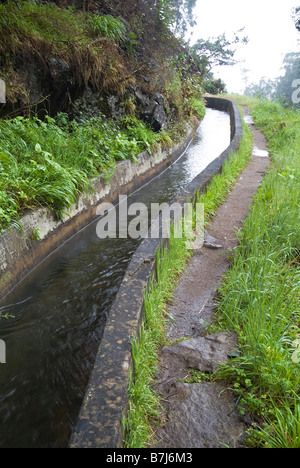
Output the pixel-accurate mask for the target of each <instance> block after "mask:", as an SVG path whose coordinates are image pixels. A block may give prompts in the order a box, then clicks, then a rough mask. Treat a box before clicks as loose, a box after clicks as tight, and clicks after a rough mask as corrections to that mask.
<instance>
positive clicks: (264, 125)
mask: <svg viewBox="0 0 300 468" xmlns="http://www.w3.org/2000/svg"><path fill="white" fill-rule="evenodd" d="M252 106H253V104H252ZM252 115H253V117H254V120H255V122H256V124H257V125H258V126H259V127H260V128H261V129H262V131H263V132H264V133H265V135H266V137H267V139H268V144H269V149H270V153H271V168H270V170H269V171H268V173H267V175H266V176H265V178H264V180H263V183H262V185H261V187H260V188H259V190H258V193H257V195H256V197H255V200H254V204H253V205H252V207H251V211H250V214H249V216H248V218H247V220H246V221H245V223H244V226H243V230H242V231H241V233H240V235H239V241H240V246H239V248H238V249H237V251H236V254H235V257H234V261H233V264H232V268H231V269H230V271H229V272H228V273H227V274H226V275H225V278H224V282H223V285H222V287H221V288H220V291H219V295H220V297H219V310H218V314H217V316H218V317H219V320H220V321H221V322H222V323H223V326H224V327H226V328H227V329H230V330H234V331H235V332H236V333H237V334H238V337H239V344H240V349H241V356H240V357H238V358H235V359H233V360H232V361H231V362H230V365H229V366H225V367H224V368H223V370H222V371H221V373H220V374H219V377H220V378H227V379H231V381H232V382H233V384H232V388H233V389H234V391H235V392H236V393H237V395H238V396H239V401H240V409H241V411H242V412H248V413H250V415H252V416H253V418H254V419H258V420H260V421H261V424H260V427H258V428H257V429H255V430H253V431H252V433H251V437H250V442H249V443H250V444H252V445H254V446H262V447H273V448H274V447H277V448H294V447H297V448H299V447H300V433H299V424H300V420H299V410H300V401H299V391H300V373H299V370H300V369H299V363H298V358H297V356H298V352H300V349H299V345H298V344H297V343H298V341H297V340H298V339H299V293H300V286H299V285H300V269H299V258H300V219H299V212H300V190H299V189H300V114H299V113H297V112H295V111H293V110H291V109H283V108H282V107H281V106H280V105H279V104H278V103H272V102H256V103H255V105H254V107H253V111H252Z"/></svg>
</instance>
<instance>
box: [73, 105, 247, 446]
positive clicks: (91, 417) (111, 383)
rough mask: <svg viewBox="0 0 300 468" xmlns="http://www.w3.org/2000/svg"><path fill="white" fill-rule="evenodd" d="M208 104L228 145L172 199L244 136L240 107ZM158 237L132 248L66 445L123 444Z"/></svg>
mask: <svg viewBox="0 0 300 468" xmlns="http://www.w3.org/2000/svg"><path fill="white" fill-rule="evenodd" d="M206 102H207V107H210V108H214V109H217V110H222V111H226V112H228V113H229V114H230V120H231V144H230V146H229V147H228V148H227V149H226V150H225V151H224V152H223V153H222V154H220V155H219V157H218V158H216V159H215V160H214V161H213V162H212V163H211V164H210V165H209V166H208V167H207V168H206V169H205V170H204V171H203V172H202V173H201V174H199V175H198V176H197V177H196V178H195V179H194V180H193V181H192V182H191V183H190V184H189V185H188V186H187V187H186V188H185V189H184V190H183V191H182V192H181V193H180V194H179V196H178V197H177V198H176V200H174V202H180V203H184V202H186V201H188V200H191V199H193V197H194V196H195V193H196V192H197V191H204V190H205V188H206V187H207V185H208V184H209V182H210V180H211V178H212V177H213V176H214V175H216V174H218V173H220V172H221V171H222V167H223V164H224V162H225V161H226V160H227V158H228V156H229V155H230V154H231V153H234V152H236V151H237V150H238V148H239V145H240V141H241V138H242V135H243V126H242V121H241V116H240V113H239V110H238V108H237V106H236V104H235V103H233V102H232V101H229V100H226V99H220V98H213V97H206ZM161 243H162V241H161V240H159V239H151V235H149V238H148V239H145V240H144V241H143V242H142V244H141V245H140V247H139V248H138V249H137V251H136V252H135V253H134V255H133V257H132V260H131V262H130V264H129V266H128V269H127V271H126V274H125V277H124V279H123V282H122V284H121V287H120V289H119V292H118V294H117V296H116V298H115V301H114V303H113V305H112V307H111V310H110V313H109V317H108V321H107V325H106V328H105V331H104V335H103V338H102V341H101V344H100V347H99V350H98V354H97V356H96V360H95V364H94V369H93V372H92V375H91V378H90V382H89V386H88V388H87V392H86V396H85V399H84V402H83V405H82V408H81V411H80V414H79V418H78V422H77V427H76V428H75V430H74V433H73V435H72V437H71V440H70V444H69V447H70V448H118V447H121V446H122V440H123V433H122V425H121V418H122V415H123V414H126V410H127V403H128V400H127V389H128V383H129V373H130V369H131V366H132V356H131V344H130V340H131V338H132V337H133V336H137V335H138V331H139V327H140V324H141V322H142V318H143V297H144V292H145V290H146V288H147V286H148V284H149V280H150V278H151V274H152V273H153V272H154V271H155V268H156V264H155V253H156V251H157V249H158V248H159V247H160V245H161Z"/></svg>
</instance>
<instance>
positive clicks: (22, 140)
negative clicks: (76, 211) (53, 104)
mask: <svg viewBox="0 0 300 468" xmlns="http://www.w3.org/2000/svg"><path fill="white" fill-rule="evenodd" d="M171 143H172V141H171V139H170V137H169V136H168V135H167V134H166V133H164V132H161V133H154V132H153V131H152V130H151V129H150V128H149V127H148V126H147V125H145V124H144V123H143V122H141V121H139V120H137V119H135V118H132V117H127V118H126V119H124V120H123V121H121V122H120V123H119V124H118V123H116V122H114V121H111V120H106V119H105V118H99V119H94V120H90V121H88V122H81V123H75V122H71V123H68V121H67V118H66V116H65V115H59V116H58V118H57V121H55V120H54V119H52V118H47V119H46V121H45V122H42V121H40V120H39V119H37V118H29V119H25V118H23V117H18V118H16V119H13V120H2V121H0V174H1V177H0V233H1V232H2V231H3V229H9V228H11V227H12V226H15V227H19V228H21V226H20V218H19V217H20V214H22V213H23V212H24V211H25V210H27V209H34V208H36V207H38V206H47V207H49V208H51V209H52V210H54V212H55V213H56V214H57V215H58V216H59V217H61V215H62V213H63V212H64V210H66V209H67V208H69V207H71V206H72V205H73V204H74V203H76V201H77V199H78V196H79V194H82V193H85V192H87V191H88V189H89V186H90V180H91V179H92V178H93V177H97V176H98V175H99V174H103V175H104V176H105V177H106V178H107V179H109V176H110V174H111V173H112V171H113V169H114V168H115V166H116V161H120V160H125V159H131V160H133V161H134V160H136V157H137V155H138V154H139V153H140V152H141V151H144V150H147V151H149V152H151V151H152V150H153V149H157V148H158V146H159V144H162V145H163V146H166V145H167V146H170V145H171Z"/></svg>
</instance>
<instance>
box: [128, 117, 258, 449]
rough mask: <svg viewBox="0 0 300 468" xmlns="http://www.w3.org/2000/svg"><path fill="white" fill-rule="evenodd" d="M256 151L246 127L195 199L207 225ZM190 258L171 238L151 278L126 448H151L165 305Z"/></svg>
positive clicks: (137, 345) (135, 350)
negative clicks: (236, 147)
mask: <svg viewBox="0 0 300 468" xmlns="http://www.w3.org/2000/svg"><path fill="white" fill-rule="evenodd" d="M252 147H253V144H252V134H251V133H250V131H249V129H248V127H247V126H246V125H244V135H243V138H242V141H241V146H240V149H239V151H238V152H237V153H234V154H232V155H230V157H229V159H228V161H227V162H226V163H225V165H224V168H223V171H222V174H221V175H217V176H215V177H213V179H212V181H211V183H210V185H209V186H208V188H207V190H206V192H205V193H204V194H198V195H197V197H196V199H197V201H198V202H199V203H204V212H205V218H206V223H208V222H209V220H210V219H211V218H212V216H213V215H214V213H215V212H216V210H217V208H218V206H219V205H220V204H221V203H222V201H223V200H224V199H225V198H226V196H227V195H228V193H229V192H230V190H231V188H232V186H233V185H234V183H235V181H236V180H237V177H238V175H239V174H240V172H241V171H242V170H243V169H244V167H245V165H246V164H247V163H248V161H249V159H250V156H251V152H252ZM192 252H193V251H192V250H189V249H186V241H185V239H184V238H183V239H174V237H173V236H171V239H170V246H167V247H164V248H162V249H161V250H160V251H159V252H158V253H157V258H156V260H157V277H156V278H154V277H153V278H152V280H151V282H150V285H149V289H148V290H147V292H146V294H145V311H144V320H143V324H142V326H141V329H140V333H139V337H135V338H134V339H133V341H132V355H133V370H132V371H131V375H130V384H129V390H128V398H129V403H128V414H127V415H124V418H123V429H124V434H125V440H124V446H125V447H126V448H141V447H147V446H149V445H151V438H152V436H153V427H154V426H153V425H154V424H155V423H158V424H159V422H160V400H159V396H158V395H157V394H156V393H155V391H154V390H153V383H154V380H155V376H156V373H157V369H158V365H159V362H158V351H159V348H160V347H161V346H163V345H164V344H165V343H166V337H165V324H166V321H167V320H168V316H167V315H166V304H167V303H168V302H171V301H172V298H173V291H174V288H175V285H176V284H177V281H178V279H179V277H180V273H181V272H182V271H183V270H184V267H185V265H186V262H187V261H188V259H189V258H190V256H191V254H192Z"/></svg>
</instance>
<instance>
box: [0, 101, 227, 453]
mask: <svg viewBox="0 0 300 468" xmlns="http://www.w3.org/2000/svg"><path fill="white" fill-rule="evenodd" d="M229 143H230V120H229V115H228V114H226V113H225V112H220V111H216V110H212V109H207V112H206V116H205V118H204V120H203V121H202V123H201V125H200V127H199V129H198V131H197V134H196V136H195V138H194V140H193V142H192V143H191V145H190V146H189V148H188V149H187V151H186V152H185V153H184V154H183V155H182V156H181V157H180V158H179V159H178V160H177V162H175V163H174V164H173V165H172V166H170V167H168V169H166V170H165V171H164V172H163V173H162V174H161V175H160V176H158V177H156V178H155V179H154V180H153V181H151V182H150V183H149V184H147V185H145V186H144V187H143V188H141V189H139V190H138V191H137V192H135V193H134V194H133V195H132V196H131V199H130V200H129V203H130V202H131V201H132V203H134V202H141V203H145V204H146V205H147V206H150V204H151V203H163V202H166V203H170V202H171V201H172V199H173V198H174V197H175V196H176V195H177V194H178V193H179V191H180V190H181V189H182V188H183V187H185V186H186V185H187V184H188V183H189V182H191V180H192V179H193V178H194V177H196V176H197V175H198V174H199V173H200V172H201V171H203V170H204V169H205V167H207V165H208V164H209V163H210V162H211V161H212V160H214V159H215V158H216V157H217V156H218V155H219V154H220V153H221V152H222V151H223V150H224V149H226V147H227V146H228V145H229ZM139 242H140V240H134V239H105V240H100V239H98V237H97V235H96V221H95V223H93V224H91V225H89V226H88V227H86V228H85V229H84V230H83V231H81V232H80V233H78V234H77V235H76V236H75V237H73V238H72V239H71V240H70V241H69V242H67V243H66V244H64V245H63V246H62V247H61V248H60V249H59V250H57V251H56V252H54V253H53V254H52V255H51V256H50V257H49V258H48V259H47V260H45V261H44V262H42V264H40V265H39V267H38V268H36V269H35V270H34V271H33V272H32V273H31V274H30V275H29V276H28V277H27V278H26V279H25V280H24V281H23V282H22V283H21V284H20V285H19V286H18V288H17V289H16V290H14V291H13V292H12V293H11V294H10V295H9V296H7V297H6V298H5V300H2V301H1V300H0V312H2V313H3V314H6V313H9V314H12V315H13V316H14V318H11V319H9V320H5V319H2V320H1V321H0V339H2V340H4V341H5V343H6V364H1V365H0V421H1V426H0V447H1V448H64V447H67V446H68V442H69V438H70V436H71V432H72V429H73V428H74V426H75V424H76V420H77V417H78V413H79V410H80V407H81V404H82V401H83V398H84V394H85V390H86V387H87V384H88V379H89V376H90V373H91V371H92V368H93V363H94V360H95V355H96V353H97V349H98V346H99V343H100V341H101V337H102V335H103V331H104V328H105V323H106V320H107V316H108V313H109V309H110V306H111V304H112V302H113V299H114V297H115V295H116V293H117V291H118V288H119V286H120V284H121V282H122V278H123V276H124V274H125V271H126V267H127V265H128V263H129V261H130V259H131V257H132V254H133V253H134V251H135V250H136V248H137V247H138V245H139Z"/></svg>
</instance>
